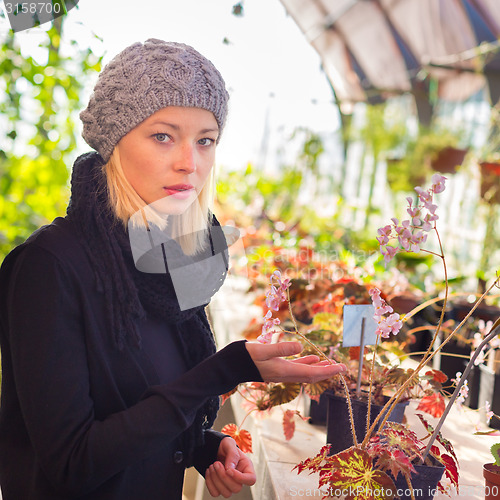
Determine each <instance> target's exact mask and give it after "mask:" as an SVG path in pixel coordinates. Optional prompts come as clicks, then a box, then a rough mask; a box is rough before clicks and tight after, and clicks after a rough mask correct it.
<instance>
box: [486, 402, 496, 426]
mask: <svg viewBox="0 0 500 500" xmlns="http://www.w3.org/2000/svg"><path fill="white" fill-rule="evenodd" d="M484 410H485V412H486V423H487V424H489V423H490V420H491V419H492V418H493V415H494V413H493V412H492V411H491V406H490V402H489V401H485V402H484Z"/></svg>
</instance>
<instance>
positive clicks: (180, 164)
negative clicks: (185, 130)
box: [175, 144, 196, 174]
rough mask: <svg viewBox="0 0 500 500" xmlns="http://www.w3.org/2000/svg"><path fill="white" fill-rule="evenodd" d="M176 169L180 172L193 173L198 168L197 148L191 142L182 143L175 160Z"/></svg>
mask: <svg viewBox="0 0 500 500" xmlns="http://www.w3.org/2000/svg"><path fill="white" fill-rule="evenodd" d="M175 169H176V170H178V171H179V172H186V173H189V174H190V173H193V172H194V171H195V170H196V158H195V150H194V148H193V146H191V145H190V144H181V145H180V146H179V150H178V156H177V159H176V162H175Z"/></svg>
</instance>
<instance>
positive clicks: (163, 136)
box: [154, 134, 170, 142]
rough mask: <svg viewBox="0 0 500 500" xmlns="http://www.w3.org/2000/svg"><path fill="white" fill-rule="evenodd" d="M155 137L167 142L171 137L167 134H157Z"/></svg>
mask: <svg viewBox="0 0 500 500" xmlns="http://www.w3.org/2000/svg"><path fill="white" fill-rule="evenodd" d="M154 137H155V139H156V140H157V141H158V142H167V141H168V140H169V139H170V138H169V136H168V135H167V134H155V135H154Z"/></svg>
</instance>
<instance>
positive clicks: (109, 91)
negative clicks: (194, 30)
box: [80, 38, 229, 161]
mask: <svg viewBox="0 0 500 500" xmlns="http://www.w3.org/2000/svg"><path fill="white" fill-rule="evenodd" d="M228 99H229V94H228V92H227V90H226V87H225V84H224V80H223V79H222V76H221V75H220V73H219V72H218V71H217V69H216V68H215V66H214V65H213V64H212V63H211V62H210V61H209V60H208V59H206V58H205V57H203V56H202V55H201V54H200V53H199V52H197V51H196V50H195V49H193V48H192V47H190V46H189V45H184V44H181V43H175V42H164V41H163V40H157V39H153V38H151V39H149V40H147V41H146V42H145V43H144V44H142V43H134V44H133V45H131V46H130V47H127V48H126V49H125V50H123V51H122V52H120V53H119V54H118V55H117V56H115V57H114V58H113V59H112V60H111V61H110V62H109V63H108V64H107V65H106V67H105V68H104V69H103V70H102V72H101V74H100V75H99V78H98V80H97V83H96V86H95V88H94V93H93V94H92V96H91V98H90V100H89V104H88V106H87V109H85V110H84V111H82V112H81V113H80V119H81V120H82V122H83V132H82V136H83V138H84V139H85V141H86V142H87V144H88V145H89V146H91V147H92V148H94V149H95V150H96V151H97V152H98V153H99V154H100V155H101V156H102V157H103V158H104V160H105V161H108V160H109V158H110V156H111V154H112V152H113V149H114V147H115V146H116V144H118V142H119V140H120V139H121V138H122V137H123V136H124V135H126V134H127V133H128V132H129V131H130V130H132V129H133V128H134V127H136V126H137V125H139V123H141V122H142V121H144V120H145V119H146V118H148V117H149V116H151V115H152V114H153V113H155V112H156V111H158V110H160V109H162V108H166V107H167V106H186V107H195V108H202V109H206V110H208V111H211V112H212V113H213V114H214V116H215V119H216V121H217V124H218V126H219V138H220V135H221V133H222V129H223V128H224V123H225V121H226V116H227V103H228Z"/></svg>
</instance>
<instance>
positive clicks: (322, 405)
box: [309, 393, 328, 425]
mask: <svg viewBox="0 0 500 500" xmlns="http://www.w3.org/2000/svg"><path fill="white" fill-rule="evenodd" d="M327 413H328V397H327V396H326V395H325V393H323V394H321V396H320V397H319V401H315V400H314V399H311V402H310V405H309V423H310V424H312V425H325V423H326V417H327Z"/></svg>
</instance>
